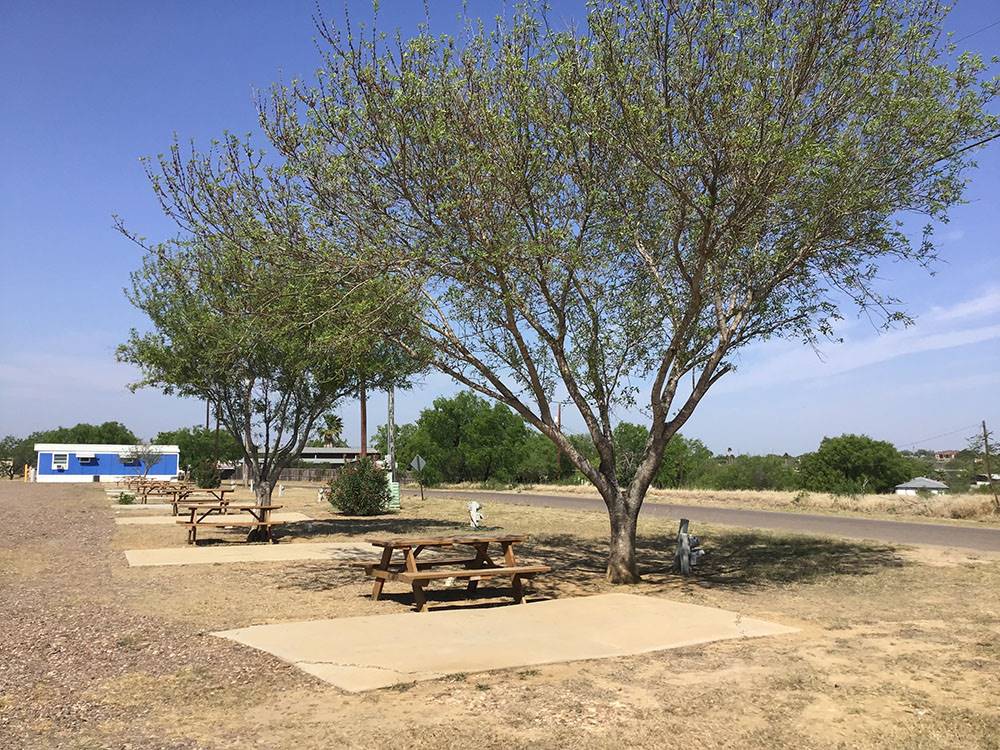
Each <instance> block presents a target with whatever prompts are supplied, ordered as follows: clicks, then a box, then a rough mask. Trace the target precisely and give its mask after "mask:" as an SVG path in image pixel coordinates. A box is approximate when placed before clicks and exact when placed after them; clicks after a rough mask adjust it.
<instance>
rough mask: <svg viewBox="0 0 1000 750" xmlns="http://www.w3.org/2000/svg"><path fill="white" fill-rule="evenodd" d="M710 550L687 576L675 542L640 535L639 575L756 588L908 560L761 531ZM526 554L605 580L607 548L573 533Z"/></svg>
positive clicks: (861, 546) (871, 547) (728, 537)
mask: <svg viewBox="0 0 1000 750" xmlns="http://www.w3.org/2000/svg"><path fill="white" fill-rule="evenodd" d="M702 542H703V544H704V547H705V549H706V551H707V553H706V555H705V556H704V557H702V558H701V561H700V562H699V564H698V565H697V566H696V567H695V568H694V571H693V572H692V574H691V575H690V576H688V577H687V578H682V577H681V576H680V575H679V574H677V573H675V572H674V571H673V557H674V548H675V540H674V539H673V538H670V537H665V536H663V537H648V536H644V537H640V538H639V539H638V540H637V541H636V556H637V559H638V563H639V572H640V574H642V575H643V576H644V577H645V578H646V579H647V580H650V581H651V580H653V579H656V580H663V578H664V577H674V578H676V580H678V581H685V582H690V583H692V584H695V585H698V586H702V587H706V588H711V587H725V588H730V589H741V588H755V587H764V586H769V585H781V584H789V583H809V582H812V581H816V580H819V579H822V578H827V577H830V576H845V575H846V576H861V575H872V574H875V573H878V572H880V571H882V570H885V569H889V568H899V567H902V566H903V565H905V564H906V562H905V561H904V560H903V559H902V558H901V557H899V556H898V555H897V554H896V552H895V548H894V547H892V546H890V545H885V544H877V543H869V542H861V541H857V542H855V541H851V540H844V539H829V538H824V537H813V536H803V535H794V534H775V533H771V532H758V531H730V532H721V533H712V534H711V535H707V534H706V535H704V536H703V537H702ZM523 552H524V554H525V555H526V556H529V557H531V558H532V559H533V560H537V561H539V562H542V563H544V564H547V565H551V566H552V569H553V574H555V575H564V574H566V573H568V572H575V573H587V574H592V575H595V576H600V577H601V578H602V579H603V575H604V571H605V566H606V563H607V554H608V544H607V542H606V541H604V540H597V539H581V538H580V537H576V536H573V535H571V534H549V535H538V536H533V537H532V538H531V539H530V540H529V541H528V542H526V543H525V544H524V545H523Z"/></svg>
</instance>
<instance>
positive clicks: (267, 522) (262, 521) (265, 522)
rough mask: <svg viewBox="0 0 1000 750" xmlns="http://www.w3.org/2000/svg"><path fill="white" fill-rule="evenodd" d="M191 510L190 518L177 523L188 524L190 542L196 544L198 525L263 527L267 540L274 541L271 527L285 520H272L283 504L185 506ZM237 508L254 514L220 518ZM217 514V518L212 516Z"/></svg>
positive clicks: (197, 504)
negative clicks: (272, 516)
mask: <svg viewBox="0 0 1000 750" xmlns="http://www.w3.org/2000/svg"><path fill="white" fill-rule="evenodd" d="M185 507H186V508H187V510H188V511H189V512H190V516H189V517H188V519H187V520H186V521H185V520H180V521H178V522H177V523H179V524H181V525H182V526H186V527H187V530H188V544H194V543H195V542H196V541H198V527H199V526H223V527H227V526H231V527H240V526H243V527H248V528H250V529H251V530H252V529H255V528H263V529H264V534H265V537H266V538H267V541H269V542H271V543H272V544H273V543H274V537H273V536H272V534H271V527H273V526H280V525H281V524H282V523H284V521H272V520H271V518H270V515H271V512H272V511H275V510H279V509H280V508H282V507H283V506H281V505H257V504H256V503H229V502H227V503H189V504H188V505H186V506H185ZM230 510H235V511H238V512H241V513H247V514H249V515H250V516H252V519H249V518H239V517H238V516H235V514H234V515H226V516H225V518H221V519H220V518H219V516H220V515H225V514H226V513H227V511H230ZM211 516H215V518H211Z"/></svg>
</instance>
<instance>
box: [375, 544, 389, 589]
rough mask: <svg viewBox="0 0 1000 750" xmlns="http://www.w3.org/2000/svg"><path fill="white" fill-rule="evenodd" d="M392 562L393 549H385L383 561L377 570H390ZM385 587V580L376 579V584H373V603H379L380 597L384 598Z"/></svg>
mask: <svg viewBox="0 0 1000 750" xmlns="http://www.w3.org/2000/svg"><path fill="white" fill-rule="evenodd" d="M391 561H392V547H385V548H384V549H383V550H382V560H381V561H380V562H379V564H378V567H377V568H376V570H385V571H388V570H389V563H390V562H391ZM384 585H385V579H384V578H376V579H375V583H373V584H372V601H373V602H377V601H378V600H379V597H381V596H382V587H383V586H384Z"/></svg>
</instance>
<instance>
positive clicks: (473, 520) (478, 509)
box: [468, 500, 486, 529]
mask: <svg viewBox="0 0 1000 750" xmlns="http://www.w3.org/2000/svg"><path fill="white" fill-rule="evenodd" d="M468 508H469V525H470V526H472V528H474V529H478V528H479V527H480V526H481V525H482V523H483V520H484V519H485V518H486V516H484V515H483V506H482V505H480V504H479V503H477V502H476V501H475V500H473V501H472V502H471V503H469V505H468Z"/></svg>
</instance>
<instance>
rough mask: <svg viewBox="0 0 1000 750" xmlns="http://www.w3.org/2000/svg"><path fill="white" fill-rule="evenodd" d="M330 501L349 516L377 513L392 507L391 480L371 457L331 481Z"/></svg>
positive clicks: (349, 465)
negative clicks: (390, 500)
mask: <svg viewBox="0 0 1000 750" xmlns="http://www.w3.org/2000/svg"><path fill="white" fill-rule="evenodd" d="M329 496H330V504H331V505H333V507H334V508H337V509H338V510H339V511H340V512H341V513H344V514H346V515H349V516H374V515H378V514H379V513H385V512H386V511H387V510H388V508H389V498H390V496H389V480H388V479H387V478H386V474H385V471H384V470H383V469H381V468H380V467H378V466H376V465H375V462H374V461H372V460H371V459H370V458H362V459H361V460H360V461H357V462H355V463H352V464H348V465H347V466H345V467H344V468H343V469H341V470H340V471H339V472H338V473H337V476H335V477H334V478H333V480H332V481H331V482H330V495H329Z"/></svg>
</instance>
